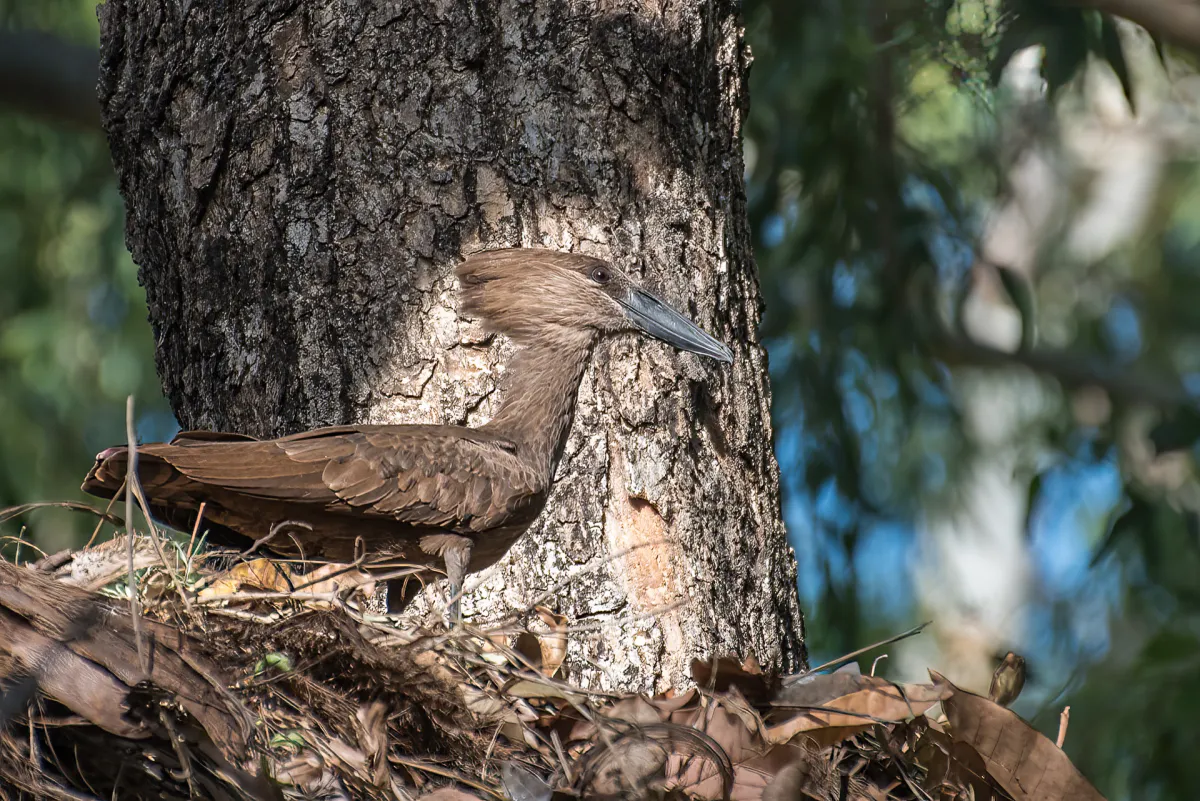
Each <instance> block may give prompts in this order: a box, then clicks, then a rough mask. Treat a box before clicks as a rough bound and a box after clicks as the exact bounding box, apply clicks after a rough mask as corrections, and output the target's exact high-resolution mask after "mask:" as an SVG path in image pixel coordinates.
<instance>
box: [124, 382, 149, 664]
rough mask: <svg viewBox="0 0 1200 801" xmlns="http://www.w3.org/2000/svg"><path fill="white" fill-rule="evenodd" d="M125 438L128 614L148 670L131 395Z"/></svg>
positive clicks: (139, 652)
mask: <svg viewBox="0 0 1200 801" xmlns="http://www.w3.org/2000/svg"><path fill="white" fill-rule="evenodd" d="M125 440H126V451H125V452H126V453H127V454H128V455H129V458H128V460H127V461H126V463H125V538H126V541H127V544H128V554H127V556H128V559H129V579H128V581H127V582H126V585H127V591H128V592H129V614H130V616H131V617H132V618H133V637H134V640H135V641H136V642H137V652H138V662H140V663H141V666H142V670H143V671H145V672H149V670H150V665H149V663H148V662H147V661H146V643H145V642H144V641H143V637H142V610H141V609H140V608H139V607H140V604H139V599H138V590H137V573H136V572H135V568H134V564H133V563H134V547H133V480H134V476H136V475H137V453H138V452H137V437H136V436H135V435H134V430H133V396H132V395H130V396H129V397H128V398H126V399H125Z"/></svg>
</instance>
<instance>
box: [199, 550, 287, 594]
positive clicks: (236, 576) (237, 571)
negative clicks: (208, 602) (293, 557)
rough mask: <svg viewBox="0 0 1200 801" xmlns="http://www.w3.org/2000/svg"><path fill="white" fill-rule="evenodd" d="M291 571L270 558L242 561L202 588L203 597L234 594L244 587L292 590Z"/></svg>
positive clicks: (279, 590) (262, 589)
mask: <svg viewBox="0 0 1200 801" xmlns="http://www.w3.org/2000/svg"><path fill="white" fill-rule="evenodd" d="M290 572H291V571H289V570H288V569H287V566H286V565H284V566H280V565H277V564H275V563H274V562H272V561H271V560H270V559H266V558H259V559H253V560H251V561H249V562H242V563H240V564H237V565H234V567H233V568H232V569H231V570H229V571H227V572H225V573H224V574H223V575H222V576H221V577H220V578H218V579H216V580H215V581H213V582H212V583H211V584H209V585H208V586H207V587H205V588H204V589H202V590H200V592H199V596H200V597H201V598H216V597H220V596H223V595H233V594H234V593H236V592H237V591H238V590H241V589H242V588H245V589H250V590H258V591H265V592H291V589H292V585H291V582H290V580H289V578H290Z"/></svg>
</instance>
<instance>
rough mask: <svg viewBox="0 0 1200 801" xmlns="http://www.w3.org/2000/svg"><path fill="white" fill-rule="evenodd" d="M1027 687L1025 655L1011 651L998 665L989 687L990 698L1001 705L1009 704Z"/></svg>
mask: <svg viewBox="0 0 1200 801" xmlns="http://www.w3.org/2000/svg"><path fill="white" fill-rule="evenodd" d="M1024 687H1025V657H1023V656H1021V655H1020V654H1018V653H1015V652H1013V651H1009V652H1008V653H1007V654H1005V655H1004V658H1003V659H1001V660H1000V664H999V665H997V666H996V672H995V673H993V674H992V684H991V686H990V687H988V698H990V699H991V700H992V702H993V703H996V704H999V705H1000V706H1008V705H1009V704H1011V703H1012V702H1013V701H1015V700H1017V696H1019V695H1020V694H1021V690H1022V689H1024Z"/></svg>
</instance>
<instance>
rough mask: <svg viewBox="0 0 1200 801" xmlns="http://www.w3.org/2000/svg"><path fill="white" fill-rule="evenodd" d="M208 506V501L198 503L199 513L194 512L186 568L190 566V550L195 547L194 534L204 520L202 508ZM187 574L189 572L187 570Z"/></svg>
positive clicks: (197, 531) (198, 530)
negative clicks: (194, 519) (194, 517)
mask: <svg viewBox="0 0 1200 801" xmlns="http://www.w3.org/2000/svg"><path fill="white" fill-rule="evenodd" d="M206 506H208V501H200V511H198V512H196V522H195V524H193V525H192V536H191V539H189V540H188V549H187V552H188V567H189V568H190V567H191V566H192V549H193V548H194V547H195V545H196V534H198V533H199V532H200V521H201V520H203V519H204V507H206ZM189 572H191V571H190V570H189Z"/></svg>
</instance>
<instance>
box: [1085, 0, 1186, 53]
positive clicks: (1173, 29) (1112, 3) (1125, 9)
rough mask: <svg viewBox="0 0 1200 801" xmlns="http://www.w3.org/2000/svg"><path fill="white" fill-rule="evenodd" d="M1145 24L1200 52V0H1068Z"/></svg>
mask: <svg viewBox="0 0 1200 801" xmlns="http://www.w3.org/2000/svg"><path fill="white" fill-rule="evenodd" d="M1067 1H1068V2H1069V3H1070V4H1072V5H1076V6H1083V7H1085V8H1093V9H1095V10H1097V11H1103V12H1105V13H1108V14H1113V15H1115V16H1118V17H1124V18H1125V19H1127V20H1129V21H1130V22H1135V23H1137V24H1138V25H1141V26H1142V27H1143V28H1145V29H1146V30H1147V31H1149V32H1150V33H1151V34H1153V35H1154V36H1159V37H1162V38H1163V39H1167V40H1169V41H1172V42H1174V43H1175V44H1178V45H1182V46H1183V47H1187V48H1190V49H1192V50H1198V51H1200V2H1196V1H1195V0H1067Z"/></svg>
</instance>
